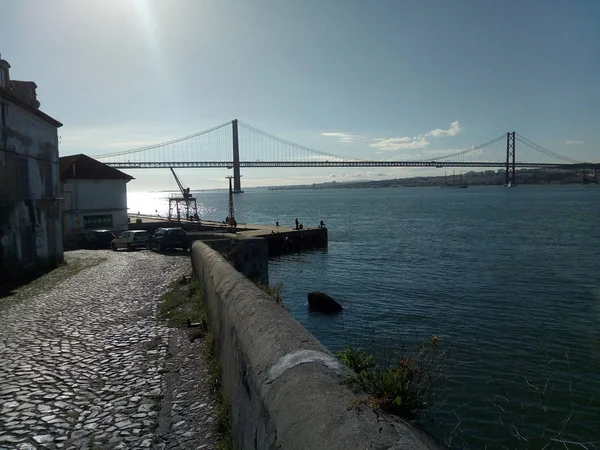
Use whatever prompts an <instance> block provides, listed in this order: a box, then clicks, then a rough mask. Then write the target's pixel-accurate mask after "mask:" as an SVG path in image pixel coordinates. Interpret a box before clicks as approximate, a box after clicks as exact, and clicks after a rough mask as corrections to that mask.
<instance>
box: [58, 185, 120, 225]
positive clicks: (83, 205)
mask: <svg viewBox="0 0 600 450" xmlns="http://www.w3.org/2000/svg"><path fill="white" fill-rule="evenodd" d="M62 190H63V198H64V201H63V217H64V218H63V227H64V233H65V235H70V234H73V233H75V234H78V233H80V232H81V231H83V230H84V220H85V217H86V216H98V215H109V214H110V215H111V216H112V226H111V227H106V226H101V225H99V226H97V227H94V228H96V229H99V228H109V229H111V230H114V231H124V230H127V229H128V223H127V181H126V180H80V179H69V180H65V182H64V183H63V186H62Z"/></svg>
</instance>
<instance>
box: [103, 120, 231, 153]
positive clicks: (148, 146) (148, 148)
mask: <svg viewBox="0 0 600 450" xmlns="http://www.w3.org/2000/svg"><path fill="white" fill-rule="evenodd" d="M230 125H231V122H225V123H222V124H221V125H217V126H215V127H212V128H209V129H208V130H204V131H200V132H198V133H194V134H190V135H188V136H184V137H180V138H176V139H172V140H170V141H165V142H160V143H158V144H152V145H147V146H144V147H138V148H134V149H131V150H123V151H120V152H114V153H105V154H104V155H98V156H96V158H110V157H111V156H122V155H131V154H133V153H139V152H144V151H147V150H153V149H156V148H160V147H166V146H167V145H172V144H177V143H178V142H183V141H187V140H189V139H193V138H195V137H198V136H202V135H204V134H208V133H211V132H213V131H216V130H219V129H221V128H224V127H227V126H230Z"/></svg>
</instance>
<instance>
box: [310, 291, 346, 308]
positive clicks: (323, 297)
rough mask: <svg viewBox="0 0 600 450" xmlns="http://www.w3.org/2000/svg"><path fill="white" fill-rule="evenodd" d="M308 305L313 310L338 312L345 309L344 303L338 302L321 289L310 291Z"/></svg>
mask: <svg viewBox="0 0 600 450" xmlns="http://www.w3.org/2000/svg"><path fill="white" fill-rule="evenodd" d="M308 306H309V307H310V309H312V310H313V311H319V312H324V313H338V312H340V311H341V310H342V309H344V308H342V305H340V304H339V303H338V302H336V301H335V300H334V299H333V298H331V297H330V296H329V295H327V294H325V293H323V292H319V291H313V292H309V293H308Z"/></svg>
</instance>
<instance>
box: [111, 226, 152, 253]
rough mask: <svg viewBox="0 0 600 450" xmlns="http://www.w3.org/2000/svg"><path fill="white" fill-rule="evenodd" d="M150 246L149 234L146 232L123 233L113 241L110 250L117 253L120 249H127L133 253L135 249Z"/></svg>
mask: <svg viewBox="0 0 600 450" xmlns="http://www.w3.org/2000/svg"><path fill="white" fill-rule="evenodd" d="M147 244H148V232H147V231H144V230H130V231H123V232H122V233H121V234H119V236H118V237H117V238H115V239H113V240H112V242H111V243H110V248H112V249H113V250H114V251H115V252H116V251H117V250H119V249H120V248H126V249H127V250H129V251H131V250H133V249H134V248H146V245H147Z"/></svg>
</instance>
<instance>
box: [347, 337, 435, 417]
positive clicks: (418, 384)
mask: <svg viewBox="0 0 600 450" xmlns="http://www.w3.org/2000/svg"><path fill="white" fill-rule="evenodd" d="M400 353H401V355H400V357H396V358H395V359H393V360H389V359H388V360H387V361H385V360H384V361H377V360H376V358H375V357H374V355H373V354H370V353H367V352H364V351H361V350H358V349H355V348H353V347H352V346H351V345H348V346H347V347H346V349H345V350H344V351H343V352H340V353H338V357H339V358H340V361H341V362H342V363H343V364H344V365H346V366H348V367H349V368H350V369H352V370H353V371H354V375H353V376H352V377H350V378H349V379H348V380H347V381H346V382H347V384H348V385H349V386H352V387H355V388H358V389H359V390H362V391H364V392H365V393H367V394H368V395H369V397H368V398H367V400H366V401H365V403H367V404H368V405H370V406H371V407H373V408H374V409H381V410H383V411H386V412H389V413H391V414H395V415H397V416H399V417H402V418H404V419H407V420H415V419H417V418H418V415H419V413H420V412H421V411H423V410H424V409H426V408H430V407H431V405H430V401H431V399H432V398H433V397H434V396H433V395H432V394H433V392H434V390H435V387H436V384H437V381H438V379H439V378H440V376H441V373H440V368H441V366H442V364H441V363H442V360H443V358H444V356H445V350H444V349H442V348H440V346H439V345H438V338H437V336H434V337H433V338H432V339H431V340H430V341H428V342H424V343H423V344H421V346H420V347H419V348H418V349H417V350H415V351H407V350H406V349H405V348H404V347H402V351H401V352H400Z"/></svg>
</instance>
